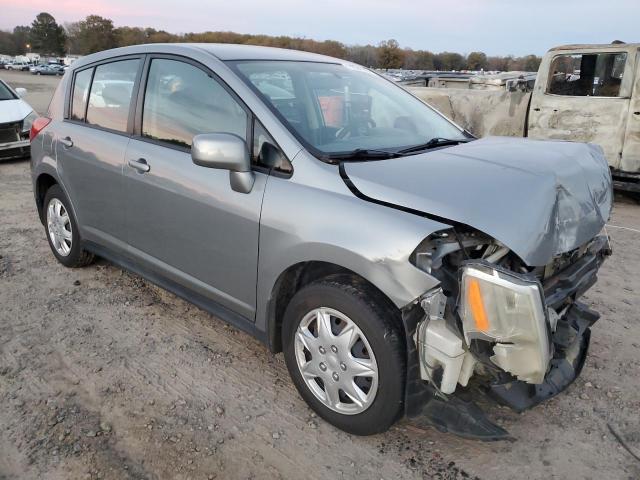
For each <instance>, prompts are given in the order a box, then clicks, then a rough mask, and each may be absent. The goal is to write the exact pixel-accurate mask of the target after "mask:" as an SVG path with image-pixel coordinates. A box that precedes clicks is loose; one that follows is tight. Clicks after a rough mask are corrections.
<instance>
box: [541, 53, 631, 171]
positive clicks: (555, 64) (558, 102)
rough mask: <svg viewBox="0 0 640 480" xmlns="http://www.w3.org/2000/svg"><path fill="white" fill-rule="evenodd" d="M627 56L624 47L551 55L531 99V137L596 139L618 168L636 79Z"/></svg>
mask: <svg viewBox="0 0 640 480" xmlns="http://www.w3.org/2000/svg"><path fill="white" fill-rule="evenodd" d="M629 59H630V55H629V52H626V51H623V50H620V51H615V50H613V51H611V52H594V51H584V52H573V51H572V52H567V53H563V52H557V53H556V54H554V55H553V56H552V57H550V58H549V61H548V62H546V63H545V64H543V65H545V66H546V72H547V75H546V79H545V78H542V77H541V78H540V79H539V81H538V82H537V84H536V88H535V90H534V93H533V97H532V100H531V110H530V113H529V137H531V138H537V139H559V140H572V141H577V142H589V143H595V144H597V145H600V146H601V147H602V148H603V150H604V153H605V155H606V157H607V160H608V162H609V165H610V166H612V167H613V168H619V166H620V161H621V158H622V146H623V141H624V135H625V128H626V124H627V115H628V111H629V97H630V94H631V84H632V82H631V80H632V77H633V70H632V64H633V63H634V62H629ZM634 60H635V59H634ZM541 70H542V69H541Z"/></svg>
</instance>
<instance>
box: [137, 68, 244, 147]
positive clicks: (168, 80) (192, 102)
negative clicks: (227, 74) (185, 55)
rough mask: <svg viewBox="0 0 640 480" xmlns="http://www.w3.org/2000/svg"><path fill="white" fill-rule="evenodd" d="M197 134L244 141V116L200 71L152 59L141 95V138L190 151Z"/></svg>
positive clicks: (218, 85)
mask: <svg viewBox="0 0 640 480" xmlns="http://www.w3.org/2000/svg"><path fill="white" fill-rule="evenodd" d="M201 133H233V134H235V135H238V136H239V137H241V138H242V139H244V140H246V138H247V114H246V112H245V111H244V109H243V108H242V107H241V106H240V104H239V103H238V102H237V101H236V100H235V99H234V98H233V97H232V96H231V94H230V93H229V92H227V90H225V88H224V87H223V86H222V85H220V83H219V82H218V81H216V80H215V79H214V78H212V77H211V76H210V75H208V74H207V73H206V72H205V71H204V70H201V69H200V68H197V67H195V66H193V65H190V64H188V63H184V62H181V61H178V60H167V59H154V60H153V61H152V62H151V67H150V69H149V78H148V80H147V87H146V92H145V96H144V110H143V114H142V135H143V136H144V137H147V138H151V139H154V140H158V141H162V142H166V143H169V144H172V145H176V146H180V147H185V148H191V142H192V140H193V137H194V136H196V135H199V134H201Z"/></svg>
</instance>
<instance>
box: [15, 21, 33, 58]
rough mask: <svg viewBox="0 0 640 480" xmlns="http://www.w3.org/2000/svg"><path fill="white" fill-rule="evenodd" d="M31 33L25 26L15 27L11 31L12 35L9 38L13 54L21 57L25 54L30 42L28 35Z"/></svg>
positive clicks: (29, 28)
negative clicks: (11, 42)
mask: <svg viewBox="0 0 640 480" xmlns="http://www.w3.org/2000/svg"><path fill="white" fill-rule="evenodd" d="M30 32H31V27H29V26H26V25H21V26H17V27H15V28H14V29H13V33H12V34H11V36H12V37H13V45H14V48H13V54H14V55H21V54H23V53H25V52H26V51H27V50H28V49H27V44H28V43H29V42H30V40H29V34H30Z"/></svg>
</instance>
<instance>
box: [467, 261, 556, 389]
mask: <svg viewBox="0 0 640 480" xmlns="http://www.w3.org/2000/svg"><path fill="white" fill-rule="evenodd" d="M460 293H461V299H460V300H461V301H460V317H461V319H462V323H463V326H464V334H465V339H466V341H467V344H469V341H470V340H471V339H474V338H479V339H483V340H489V341H493V342H496V344H495V345H494V348H493V352H494V355H493V356H492V357H491V360H492V362H493V363H495V364H496V365H498V366H499V367H501V368H502V369H503V370H505V371H507V372H510V373H512V374H513V375H515V376H516V377H518V378H519V379H520V380H523V381H525V382H528V383H542V381H543V380H544V376H545V374H546V371H547V367H548V365H549V359H550V356H551V352H550V344H549V334H548V328H547V321H546V314H545V307H544V300H543V294H542V291H541V288H540V285H539V283H538V282H536V281H530V280H527V279H524V278H522V277H520V276H517V275H514V274H510V273H508V272H504V271H502V270H496V269H493V268H491V267H489V266H486V265H483V264H475V265H474V264H471V265H467V266H466V267H464V268H463V271H462V281H461V290H460Z"/></svg>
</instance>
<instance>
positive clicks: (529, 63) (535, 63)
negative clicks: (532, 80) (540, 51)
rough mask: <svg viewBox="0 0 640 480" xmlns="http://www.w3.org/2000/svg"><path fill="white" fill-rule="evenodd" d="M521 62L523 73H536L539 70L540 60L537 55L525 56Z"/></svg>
mask: <svg viewBox="0 0 640 480" xmlns="http://www.w3.org/2000/svg"><path fill="white" fill-rule="evenodd" d="M522 60H523V62H522V69H523V70H524V71H525V72H537V71H538V68H540V62H542V58H540V57H538V56H537V55H527V56H526V57H524V58H523V59H522Z"/></svg>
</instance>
